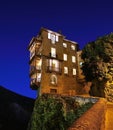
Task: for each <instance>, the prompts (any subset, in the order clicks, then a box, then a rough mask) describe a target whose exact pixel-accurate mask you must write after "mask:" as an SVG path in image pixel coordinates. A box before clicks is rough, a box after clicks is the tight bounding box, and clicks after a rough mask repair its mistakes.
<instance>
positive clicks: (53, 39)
mask: <svg viewBox="0 0 113 130" xmlns="http://www.w3.org/2000/svg"><path fill="white" fill-rule="evenodd" d="M51 42H52V43H53V44H55V35H54V34H51Z"/></svg>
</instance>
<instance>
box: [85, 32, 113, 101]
mask: <svg viewBox="0 0 113 130" xmlns="http://www.w3.org/2000/svg"><path fill="white" fill-rule="evenodd" d="M82 59H83V60H84V63H83V66H82V70H83V73H84V75H85V78H86V81H91V82H92V86H91V91H90V94H91V95H92V96H100V97H107V98H108V97H109V96H112V97H113V94H112V92H111V91H110V89H109V92H108V87H109V85H112V86H111V87H113V82H112V79H113V33H110V34H109V35H105V36H103V37H100V38H98V39H97V40H95V41H93V42H89V43H88V44H87V45H86V46H85V47H84V49H83V51H82ZM108 82H109V83H110V84H109V85H108V84H107V83H108Z"/></svg>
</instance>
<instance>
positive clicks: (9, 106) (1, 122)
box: [0, 86, 35, 130]
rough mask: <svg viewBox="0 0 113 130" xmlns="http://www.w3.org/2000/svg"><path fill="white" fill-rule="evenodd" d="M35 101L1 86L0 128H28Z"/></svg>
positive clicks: (21, 129) (7, 129)
mask: <svg viewBox="0 0 113 130" xmlns="http://www.w3.org/2000/svg"><path fill="white" fill-rule="evenodd" d="M34 101H35V100H34V99H31V98H28V97H24V96H21V95H19V94H16V93H14V92H12V91H9V90H7V89H5V88H4V87H2V86H0V130H9V129H11V130H26V129H27V125H28V121H29V119H30V116H31V113H32V110H33V107H34Z"/></svg>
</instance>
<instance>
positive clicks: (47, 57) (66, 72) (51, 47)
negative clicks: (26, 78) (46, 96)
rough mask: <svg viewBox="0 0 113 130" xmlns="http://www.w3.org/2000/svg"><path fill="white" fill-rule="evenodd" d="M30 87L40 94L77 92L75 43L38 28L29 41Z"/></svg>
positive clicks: (60, 35) (55, 33)
mask: <svg viewBox="0 0 113 130" xmlns="http://www.w3.org/2000/svg"><path fill="white" fill-rule="evenodd" d="M28 48H29V51H30V61H29V65H30V87H31V88H32V89H34V90H38V93H39V95H41V94H43V93H52V94H62V95H75V94H77V93H78V90H79V89H78V88H79V85H80V84H79V83H78V81H77V77H78V76H77V74H78V59H77V51H78V43H77V42H74V41H71V40H68V39H66V38H65V36H63V35H62V34H61V33H57V32H54V31H51V30H48V29H45V28H41V29H40V32H39V34H38V35H37V36H36V37H33V38H32V40H31V42H30V44H29V47H28Z"/></svg>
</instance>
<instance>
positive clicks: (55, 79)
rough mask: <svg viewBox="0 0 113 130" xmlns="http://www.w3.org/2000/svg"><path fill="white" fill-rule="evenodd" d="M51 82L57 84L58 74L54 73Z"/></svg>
mask: <svg viewBox="0 0 113 130" xmlns="http://www.w3.org/2000/svg"><path fill="white" fill-rule="evenodd" d="M50 82H51V84H53V85H56V84H57V76H56V75H52V76H51V81H50Z"/></svg>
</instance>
